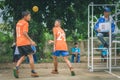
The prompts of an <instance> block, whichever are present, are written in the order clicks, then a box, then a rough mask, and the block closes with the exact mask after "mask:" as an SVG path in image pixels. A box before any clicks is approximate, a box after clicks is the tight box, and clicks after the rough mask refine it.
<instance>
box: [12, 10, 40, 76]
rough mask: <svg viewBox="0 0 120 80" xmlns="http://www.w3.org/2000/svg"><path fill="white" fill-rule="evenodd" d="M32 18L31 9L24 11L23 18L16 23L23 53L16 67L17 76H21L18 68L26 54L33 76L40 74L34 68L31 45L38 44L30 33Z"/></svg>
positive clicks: (17, 42)
mask: <svg viewBox="0 0 120 80" xmlns="http://www.w3.org/2000/svg"><path fill="white" fill-rule="evenodd" d="M30 19H31V14H30V12H29V11H23V12H22V19H21V20H19V21H18V23H17V25H16V45H17V47H18V50H19V52H20V54H21V58H20V59H19V60H18V62H17V64H16V67H15V68H14V70H13V72H14V76H15V78H19V74H18V70H19V66H20V64H21V63H22V62H23V61H24V58H25V56H28V57H29V61H30V67H31V76H33V77H38V74H37V73H36V72H35V70H34V60H33V53H34V51H33V50H32V48H31V45H36V43H35V42H34V41H33V40H32V39H31V38H30V37H29V35H28V27H29V24H28V21H30Z"/></svg>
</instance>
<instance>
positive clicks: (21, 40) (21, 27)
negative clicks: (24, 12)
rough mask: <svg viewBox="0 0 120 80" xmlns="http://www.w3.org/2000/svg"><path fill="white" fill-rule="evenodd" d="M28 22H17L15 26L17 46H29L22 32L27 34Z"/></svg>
mask: <svg viewBox="0 0 120 80" xmlns="http://www.w3.org/2000/svg"><path fill="white" fill-rule="evenodd" d="M28 26H29V24H28V22H27V21H25V20H19V21H18V23H17V25H16V44H17V46H24V45H30V41H29V40H28V38H27V37H26V36H25V35H24V34H23V33H24V32H27V33H28Z"/></svg>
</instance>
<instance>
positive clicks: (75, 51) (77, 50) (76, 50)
mask: <svg viewBox="0 0 120 80" xmlns="http://www.w3.org/2000/svg"><path fill="white" fill-rule="evenodd" d="M74 57H76V59H75V62H77V63H80V48H78V43H74V47H73V48H72V56H71V62H72V63H74Z"/></svg>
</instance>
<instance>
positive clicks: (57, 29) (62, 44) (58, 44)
mask: <svg viewBox="0 0 120 80" xmlns="http://www.w3.org/2000/svg"><path fill="white" fill-rule="evenodd" d="M53 35H54V41H52V40H50V41H49V43H54V52H53V61H54V70H53V71H52V73H53V74H58V68H57V67H58V62H57V57H59V56H60V55H61V56H62V57H63V58H64V60H65V62H66V63H67V65H68V67H69V69H70V71H71V75H72V76H75V72H74V71H73V68H72V65H71V63H70V61H69V60H68V55H69V53H68V47H67V44H66V37H65V32H64V30H63V29H62V28H61V21H60V20H56V21H55V24H54V28H53Z"/></svg>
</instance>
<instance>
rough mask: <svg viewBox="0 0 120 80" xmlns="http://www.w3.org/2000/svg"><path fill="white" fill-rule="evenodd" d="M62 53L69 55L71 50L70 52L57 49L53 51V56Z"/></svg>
mask: <svg viewBox="0 0 120 80" xmlns="http://www.w3.org/2000/svg"><path fill="white" fill-rule="evenodd" d="M60 55H61V56H62V57H64V56H68V55H69V52H68V51H62V50H57V51H55V52H53V56H57V57H59V56H60Z"/></svg>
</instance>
